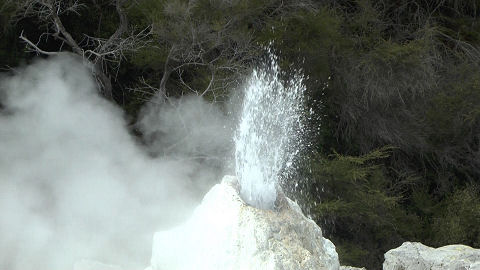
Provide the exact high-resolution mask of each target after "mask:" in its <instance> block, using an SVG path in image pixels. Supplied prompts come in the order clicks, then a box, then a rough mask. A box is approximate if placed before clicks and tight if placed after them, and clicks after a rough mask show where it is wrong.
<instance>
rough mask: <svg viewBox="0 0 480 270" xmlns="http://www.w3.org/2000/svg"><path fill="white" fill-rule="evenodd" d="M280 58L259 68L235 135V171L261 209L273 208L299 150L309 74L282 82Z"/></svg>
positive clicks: (243, 189) (249, 86) (249, 84)
mask: <svg viewBox="0 0 480 270" xmlns="http://www.w3.org/2000/svg"><path fill="white" fill-rule="evenodd" d="M280 75H281V72H280V68H279V66H278V63H277V57H276V56H274V55H272V54H270V59H269V64H267V65H264V66H263V67H262V68H260V69H255V70H254V71H253V73H252V75H251V76H250V78H249V79H248V81H247V83H246V86H245V94H244V99H243V107H242V111H241V117H240V122H239V124H238V127H237V131H236V134H235V162H236V168H235V173H236V175H237V178H238V181H239V183H240V187H241V188H240V194H241V197H242V198H243V199H244V200H245V201H246V202H247V203H248V204H250V205H253V206H255V207H258V208H263V209H271V208H273V205H274V202H275V199H276V196H277V195H276V194H277V191H276V189H277V186H278V183H279V181H280V180H281V179H282V178H284V177H285V176H287V175H288V173H289V172H290V170H291V166H292V163H293V161H294V159H295V157H296V155H297V154H298V152H299V149H300V147H299V146H300V145H301V138H300V136H299V134H298V132H299V131H300V130H301V129H302V127H301V126H302V124H301V110H302V105H303V93H304V91H305V85H304V84H303V76H302V75H300V74H298V73H297V74H295V75H294V76H293V77H292V78H291V79H289V80H287V81H283V80H281V79H280Z"/></svg>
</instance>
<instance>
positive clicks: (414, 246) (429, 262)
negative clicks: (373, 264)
mask: <svg viewBox="0 0 480 270" xmlns="http://www.w3.org/2000/svg"><path fill="white" fill-rule="evenodd" d="M425 269H429V270H460V269H461V270H480V250H479V249H474V248H471V247H469V246H464V245H450V246H444V247H440V248H431V247H428V246H425V245H423V244H422V243H411V242H405V243H403V244H402V245H401V246H400V247H398V248H396V249H392V250H389V251H388V252H387V253H385V262H384V263H383V270H425Z"/></svg>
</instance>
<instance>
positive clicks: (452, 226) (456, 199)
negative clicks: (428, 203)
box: [432, 184, 480, 247]
mask: <svg viewBox="0 0 480 270" xmlns="http://www.w3.org/2000/svg"><path fill="white" fill-rule="evenodd" d="M433 220H434V223H433V226H432V230H433V231H434V232H435V234H434V235H433V239H432V242H433V243H434V244H435V245H438V246H442V245H448V244H453V243H462V244H465V245H470V246H473V247H479V246H480V227H479V226H478V224H480V189H479V185H476V184H470V185H468V186H466V187H465V188H463V189H458V190H457V191H455V192H454V193H453V194H451V195H449V197H448V198H447V199H446V200H445V201H444V202H443V203H442V207H440V208H439V209H438V211H437V213H436V214H435V216H434V218H433Z"/></svg>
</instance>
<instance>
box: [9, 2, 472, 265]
mask: <svg viewBox="0 0 480 270" xmlns="http://www.w3.org/2000/svg"><path fill="white" fill-rule="evenodd" d="M479 13H480V2H479V1H477V0H468V1H459V0H442V1H420V0H409V1H405V0H401V1H394V0H381V1H371V0H322V1H320V0H316V1H314V0H311V1H310V0H302V1H298V0H283V1H282V0H267V1H264V0H232V1H222V0H196V1H187V0H137V1H133V0H82V1H80V0H78V1H74V0H69V1H60V0H21V1H13V0H0V24H1V25H0V26H1V27H0V71H2V72H7V71H8V70H9V69H10V68H13V67H15V66H18V65H21V64H23V63H28V62H29V61H30V60H31V59H33V58H34V57H35V56H37V55H39V56H41V57H49V55H52V54H56V53H58V52H61V51H70V52H73V53H76V54H78V55H81V56H82V57H84V58H85V59H86V60H88V61H90V62H91V63H92V64H93V66H94V68H93V69H92V74H93V76H95V77H96V78H97V82H99V89H100V92H101V93H102V94H103V95H105V97H107V98H109V99H111V100H112V101H113V102H116V103H117V104H118V105H120V106H121V107H123V108H124V110H125V111H126V112H127V114H129V115H130V116H131V117H130V118H131V119H135V118H136V114H137V112H138V110H139V108H140V107H141V106H142V105H143V104H144V103H145V102H148V101H149V100H150V99H151V98H152V97H153V96H154V95H155V94H157V93H161V94H162V96H163V97H165V98H168V97H172V96H180V95H184V94H185V93H191V94H196V95H200V96H203V97H205V99H207V100H210V101H212V102H221V101H223V100H225V98H226V97H227V95H228V91H230V90H231V89H234V88H235V85H236V84H237V82H238V81H239V79H240V78H241V77H242V76H243V75H244V74H246V73H247V72H248V71H249V69H250V68H251V67H252V66H255V64H256V63H257V62H258V61H260V60H261V58H262V54H263V49H264V48H265V46H271V47H272V48H273V49H274V50H275V51H276V52H277V54H278V55H279V57H280V60H281V65H282V67H283V68H285V69H289V68H293V69H302V70H303V72H304V73H305V75H306V76H307V77H308V79H307V81H306V84H307V88H308V106H309V108H311V109H312V111H313V112H314V113H315V116H316V117H313V118H311V119H310V122H309V129H308V130H311V131H312V132H311V134H308V135H309V137H310V138H311V140H312V144H311V148H310V149H309V152H308V153H306V154H305V156H304V157H303V159H302V162H301V166H300V168H299V174H298V177H299V179H303V180H302V181H301V183H300V184H301V187H302V188H300V189H296V190H293V191H292V192H294V193H296V194H295V196H296V197H297V198H299V200H301V202H302V205H303V206H304V208H305V209H307V210H308V212H309V213H310V214H311V215H312V217H313V218H314V219H315V220H316V221H317V222H318V224H319V225H320V226H321V227H322V228H323V229H324V231H325V234H326V236H327V237H329V238H331V239H332V240H333V242H334V243H335V244H336V246H337V248H338V251H339V254H340V259H341V261H342V263H343V264H349V265H354V266H366V267H367V268H368V269H379V268H380V265H381V263H382V261H383V257H382V256H383V253H384V252H385V251H387V250H389V249H391V248H395V247H397V246H399V245H400V244H401V243H402V242H403V241H421V242H423V243H424V244H427V245H432V246H439V245H446V244H454V243H463V244H466V245H471V246H473V247H476V248H480V227H479V226H478V224H480V159H479V158H478V157H479V155H480V152H479V151H480V150H479V147H480V138H479V135H480V76H479V74H480V73H479V71H480V70H479V67H480V66H479V65H480V61H479V60H480V18H479V17H478V14H479ZM60 23H61V24H60ZM319 128H320V131H319V132H318V130H319Z"/></svg>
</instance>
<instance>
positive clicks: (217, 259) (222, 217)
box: [149, 176, 339, 270]
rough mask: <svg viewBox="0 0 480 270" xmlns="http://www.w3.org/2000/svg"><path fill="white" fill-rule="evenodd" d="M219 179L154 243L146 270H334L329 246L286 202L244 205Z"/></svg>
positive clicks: (228, 179)
mask: <svg viewBox="0 0 480 270" xmlns="http://www.w3.org/2000/svg"><path fill="white" fill-rule="evenodd" d="M237 188H238V184H237V180H236V179H235V177H233V176H225V177H224V179H223V181H222V183H221V184H218V185H215V186H214V187H213V188H212V189H211V190H210V191H209V192H208V193H207V195H206V196H205V197H204V199H203V201H202V204H201V205H200V206H199V207H197V208H196V210H195V211H194V213H193V215H192V217H191V218H190V219H189V220H188V221H187V222H186V223H185V224H183V225H181V226H179V227H176V228H174V229H172V230H169V231H163V232H158V233H156V234H155V237H154V244H153V256H152V266H151V267H150V268H149V270H163V269H168V270H191V269H196V270H252V269H262V270H280V269H282V270H312V269H315V270H327V269H328V270H338V269H339V262H338V255H337V252H336V251H335V246H334V245H333V244H332V243H331V242H330V241H329V240H328V239H325V238H323V237H322V231H321V229H320V228H319V227H318V226H317V225H316V224H315V222H313V221H312V220H311V219H308V218H306V217H305V216H304V215H303V213H302V211H301V210H300V207H299V206H298V205H297V204H296V203H295V202H293V201H291V200H290V199H288V198H287V197H283V199H282V200H279V202H280V204H279V206H278V207H277V208H276V210H275V211H273V210H269V209H267V210H264V209H258V208H254V207H251V206H249V205H247V204H246V203H245V202H244V201H243V200H242V199H241V198H240V196H239V192H238V189H237Z"/></svg>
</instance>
